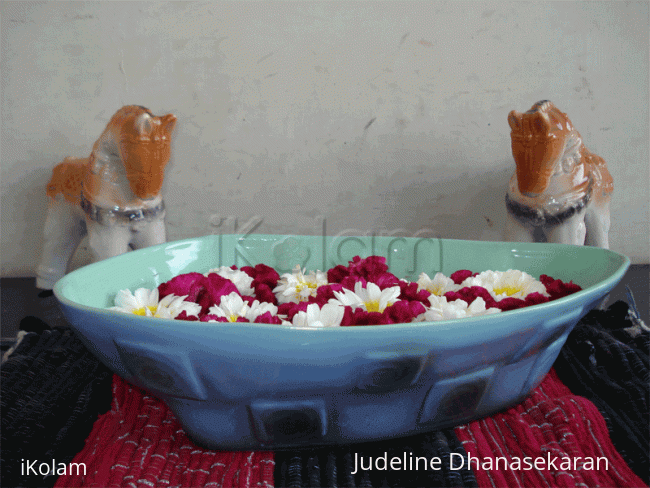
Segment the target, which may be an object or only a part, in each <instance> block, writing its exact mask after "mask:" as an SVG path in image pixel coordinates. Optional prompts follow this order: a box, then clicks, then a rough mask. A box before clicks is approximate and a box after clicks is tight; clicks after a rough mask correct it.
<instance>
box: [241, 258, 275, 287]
mask: <svg viewBox="0 0 650 488" xmlns="http://www.w3.org/2000/svg"><path fill="white" fill-rule="evenodd" d="M240 270H241V271H243V272H245V273H246V274H248V276H250V277H251V278H253V283H252V284H251V286H252V287H253V288H255V287H256V286H257V285H258V284H261V283H264V284H265V285H267V286H268V287H269V288H270V289H271V290H272V289H273V288H275V287H276V286H277V285H278V280H279V279H280V275H279V274H278V272H277V271H276V270H274V269H273V268H271V267H270V266H267V265H266V264H263V263H260V264H256V265H255V267H251V266H244V267H242V268H240Z"/></svg>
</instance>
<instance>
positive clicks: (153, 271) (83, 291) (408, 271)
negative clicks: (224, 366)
mask: <svg viewBox="0 0 650 488" xmlns="http://www.w3.org/2000/svg"><path fill="white" fill-rule="evenodd" d="M370 255H381V256H385V257H386V258H387V264H388V265H389V270H390V271H391V272H392V273H394V274H395V275H396V276H397V277H398V278H404V279H408V280H412V281H415V280H417V278H418V276H419V275H420V273H422V272H425V273H427V274H428V275H429V276H431V277H433V275H435V273H436V272H438V271H441V272H443V273H445V274H446V275H447V276H448V275H449V274H451V273H453V272H454V271H456V270H458V269H469V270H472V271H474V272H481V271H485V270H489V269H492V270H500V271H505V270H508V269H519V270H522V271H526V272H527V273H529V274H531V275H533V276H534V277H535V278H539V276H540V275H541V274H547V275H550V276H552V277H553V278H555V279H561V280H563V281H567V282H568V281H573V282H574V283H577V284H578V285H580V286H581V287H582V288H583V289H587V288H590V287H594V286H599V287H607V286H609V285H612V286H613V284H615V283H616V282H617V281H618V280H620V279H621V277H622V276H623V274H624V273H625V271H626V269H627V267H628V266H629V259H628V258H627V257H625V256H622V255H620V254H617V253H615V252H613V251H609V250H606V249H600V248H595V247H587V246H570V245H562V244H539V243H535V244H528V243H507V242H482V241H460V240H449V239H438V238H412V237H411V238H407V237H387V236H372V237H368V236H366V237H357V236H335V237H321V236H282V235H259V234H255V235H211V236H205V237H200V238H195V239H187V240H183V241H176V242H170V243H166V244H161V245H158V246H154V247H150V248H146V249H141V250H137V251H133V252H129V253H126V254H123V255H121V256H117V257H114V258H110V259H107V260H104V261H101V262H98V263H94V264H91V265H88V266H85V267H83V268H80V269H78V270H76V271H73V272H72V273H69V274H68V275H66V276H65V277H64V278H63V279H61V280H60V281H59V282H58V283H57V284H56V286H55V293H56V295H57V297H58V298H59V299H60V300H63V301H65V302H67V303H68V304H75V305H76V306H82V307H93V308H106V307H109V306H112V305H113V304H114V303H113V301H114V298H115V295H116V293H117V292H118V291H119V290H121V289H130V290H134V289H136V288H140V287H145V288H150V289H151V288H153V287H155V286H158V285H159V284H161V283H163V282H165V281H167V280H169V279H171V278H173V277H174V276H176V275H178V274H181V273H187V272H191V271H196V272H200V273H205V272H206V271H208V270H209V269H211V268H216V267H219V266H231V265H233V264H234V265H236V266H238V267H242V266H247V265H251V266H254V265H255V264H258V263H264V264H267V265H269V266H271V267H273V268H275V269H276V270H277V271H278V272H279V273H286V272H290V271H291V269H292V268H293V267H294V266H295V265H296V264H299V265H300V266H301V267H304V268H306V269H307V270H315V269H320V270H327V269H329V268H331V267H333V266H336V265H338V264H343V265H345V264H347V263H348V261H350V260H351V259H352V258H353V257H354V256H361V257H366V256H370Z"/></svg>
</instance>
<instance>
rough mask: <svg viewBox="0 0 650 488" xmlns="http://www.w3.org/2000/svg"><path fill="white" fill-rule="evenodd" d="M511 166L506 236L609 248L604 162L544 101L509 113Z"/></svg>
mask: <svg viewBox="0 0 650 488" xmlns="http://www.w3.org/2000/svg"><path fill="white" fill-rule="evenodd" d="M508 123H509V124H510V128H511V129H512V132H511V134H510V137H511V140H512V155H513V157H514V160H515V164H516V167H517V168H516V171H515V174H514V175H513V176H512V178H511V180H510V184H509V187H508V192H507V194H506V209H507V215H506V227H505V238H506V240H508V241H519V242H534V241H535V240H542V239H540V238H537V236H539V235H540V234H543V235H544V236H545V238H546V241H547V242H559V243H565V244H574V245H583V244H587V245H590V246H597V247H603V248H608V247H609V242H608V232H609V225H610V216H609V202H610V198H611V194H612V190H613V187H614V183H613V179H612V176H611V175H610V174H609V171H608V170H607V165H606V164H605V161H604V160H603V159H602V158H601V157H599V156H596V155H595V154H592V153H590V152H589V151H588V150H587V148H586V147H585V145H584V144H583V143H582V138H581V136H580V134H579V133H578V131H577V130H575V129H574V128H573V126H572V124H571V121H570V120H569V118H568V117H567V116H566V114H565V113H563V112H560V110H558V109H557V107H555V105H553V104H552V103H551V102H549V101H548V100H542V101H540V102H537V103H536V104H534V105H533V106H532V108H531V109H530V110H529V111H527V112H525V113H519V112H516V111H514V110H513V111H512V112H510V114H509V115H508Z"/></svg>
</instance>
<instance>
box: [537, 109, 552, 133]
mask: <svg viewBox="0 0 650 488" xmlns="http://www.w3.org/2000/svg"><path fill="white" fill-rule="evenodd" d="M534 117H535V118H534V121H533V128H534V130H535V132H538V133H540V134H547V133H549V132H550V131H551V121H550V119H549V117H548V114H547V113H546V112H535V116H534Z"/></svg>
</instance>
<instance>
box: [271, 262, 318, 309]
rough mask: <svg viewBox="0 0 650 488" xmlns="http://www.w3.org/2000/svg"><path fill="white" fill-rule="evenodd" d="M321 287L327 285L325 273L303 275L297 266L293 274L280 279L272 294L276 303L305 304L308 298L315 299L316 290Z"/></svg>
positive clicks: (302, 271)
mask: <svg viewBox="0 0 650 488" xmlns="http://www.w3.org/2000/svg"><path fill="white" fill-rule="evenodd" d="M323 285H327V275H326V274H325V273H323V272H322V271H320V270H318V271H315V272H314V271H310V272H309V273H308V274H305V270H304V269H300V265H299V264H297V265H296V267H295V268H294V269H293V272H291V273H285V274H283V275H282V276H281V277H280V281H278V286H276V287H275V288H274V289H273V293H275V296H276V297H277V299H278V303H287V302H294V303H298V302H306V301H307V300H309V298H310V297H315V296H316V290H317V289H318V287H319V286H323Z"/></svg>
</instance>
